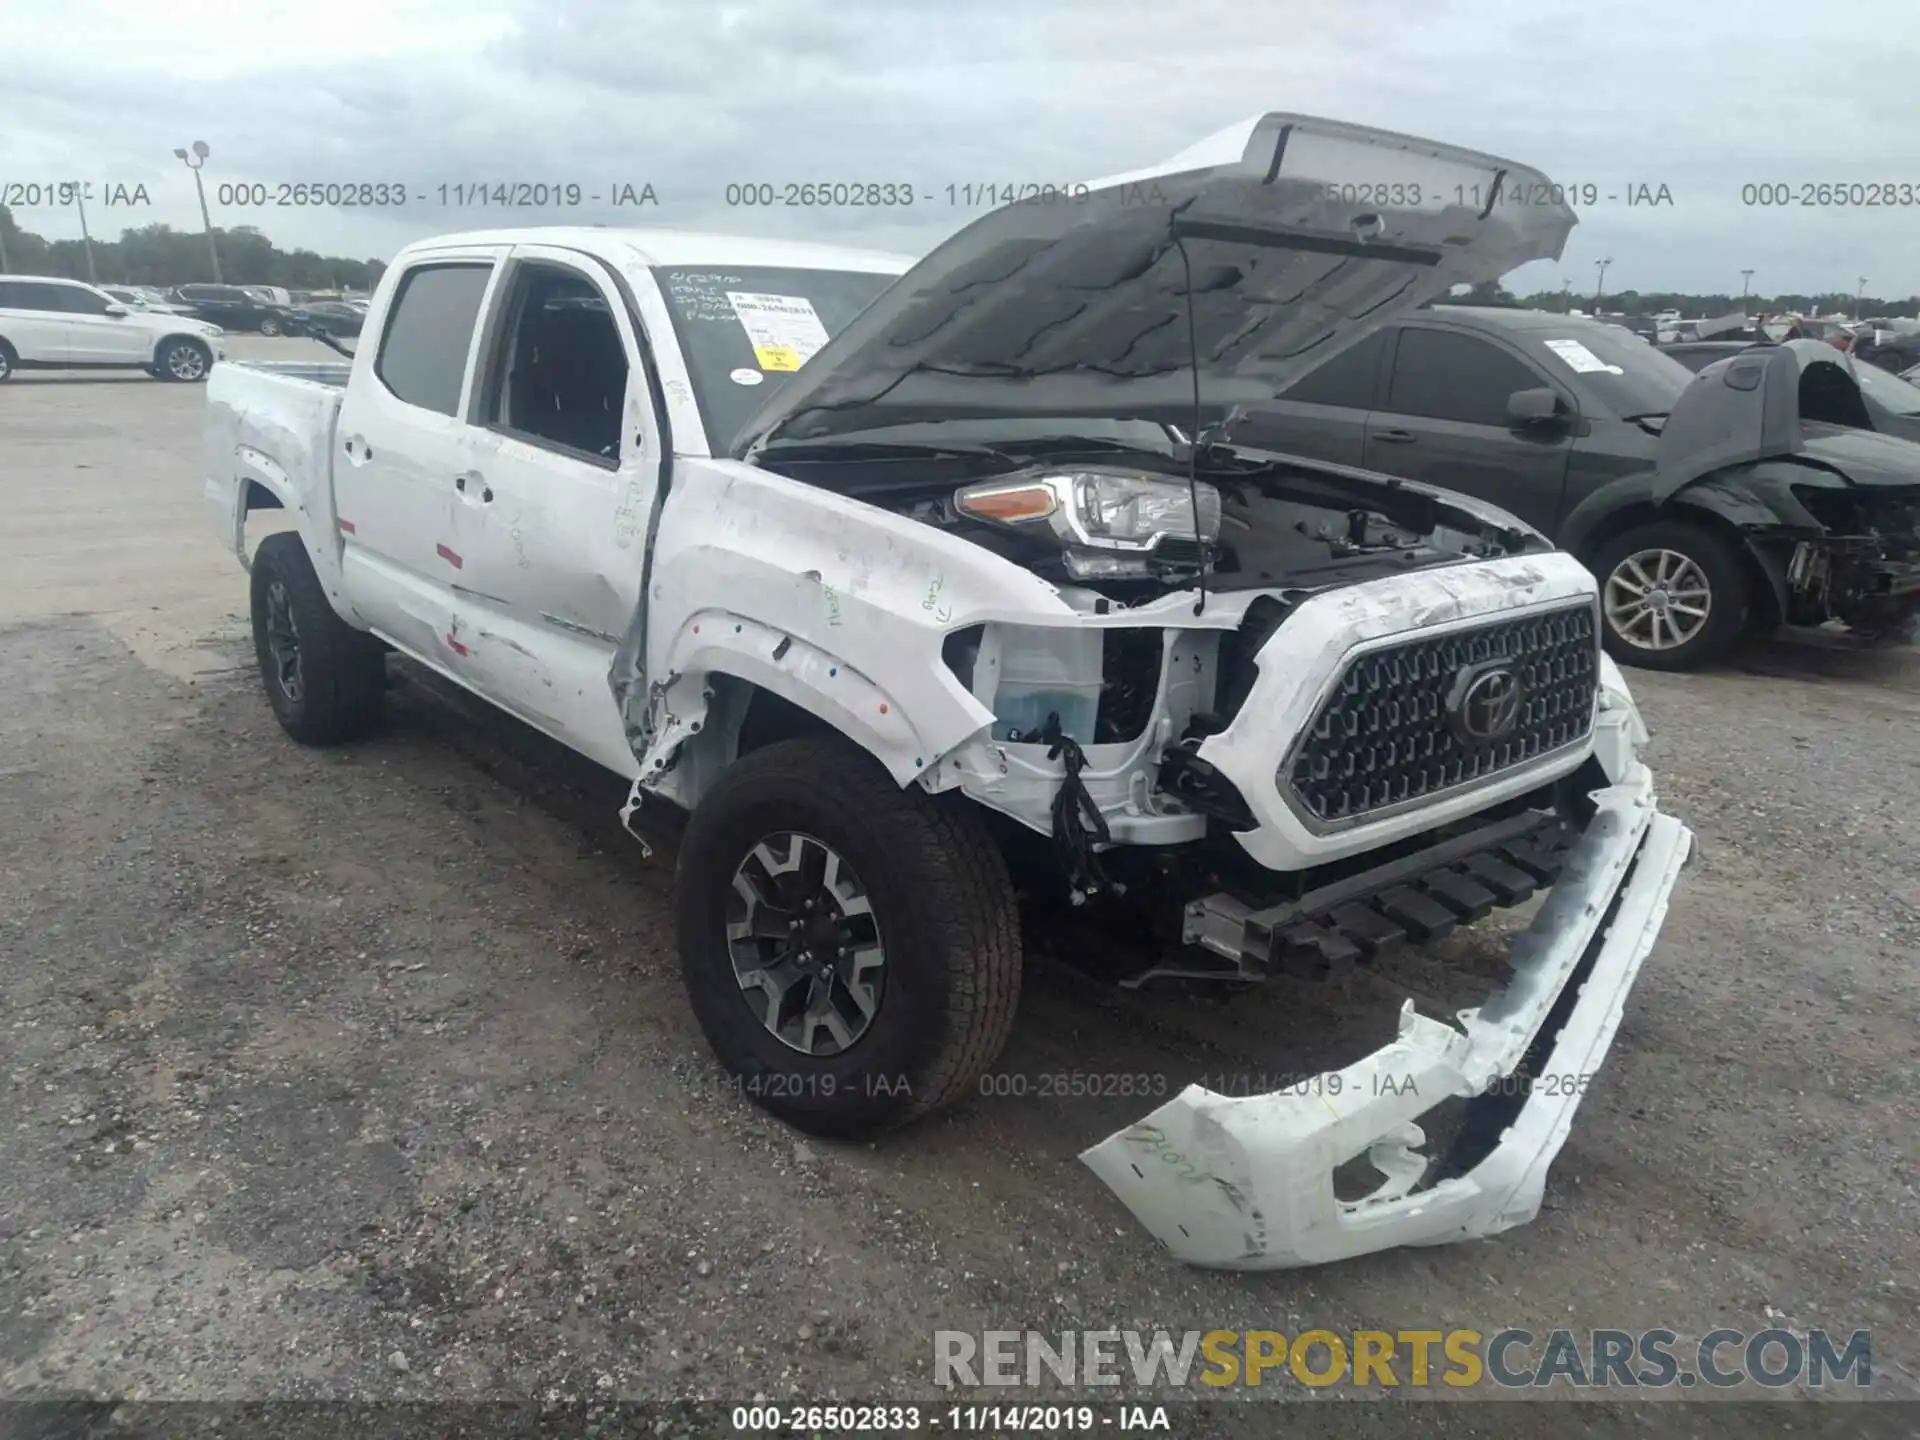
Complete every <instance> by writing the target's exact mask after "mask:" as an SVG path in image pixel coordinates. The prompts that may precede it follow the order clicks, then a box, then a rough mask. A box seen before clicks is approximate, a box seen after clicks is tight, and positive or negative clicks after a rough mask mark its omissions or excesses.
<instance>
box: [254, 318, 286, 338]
mask: <svg viewBox="0 0 1920 1440" xmlns="http://www.w3.org/2000/svg"><path fill="white" fill-rule="evenodd" d="M260 333H261V334H262V335H268V336H272V335H280V334H284V333H285V327H283V326H282V325H281V323H280V317H279V316H278V315H266V316H262V317H261V320H260Z"/></svg>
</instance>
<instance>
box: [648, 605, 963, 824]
mask: <svg viewBox="0 0 1920 1440" xmlns="http://www.w3.org/2000/svg"><path fill="white" fill-rule="evenodd" d="M672 653H673V655H674V659H673V662H672V663H671V664H670V665H669V666H668V667H667V678H666V679H665V680H663V681H661V682H660V683H659V684H658V685H656V686H654V687H650V689H651V690H652V691H653V693H654V695H655V703H656V705H657V706H658V709H659V713H660V714H661V715H662V716H663V717H664V718H663V719H662V720H661V722H660V723H659V725H658V726H657V728H656V729H655V730H654V732H653V735H652V738H651V742H650V743H649V744H648V745H647V747H646V749H645V751H644V753H642V754H641V755H640V757H639V758H640V763H641V778H640V780H639V781H638V782H636V783H637V785H638V787H640V788H642V789H645V790H650V791H654V792H657V793H659V794H661V795H663V796H665V797H666V798H668V799H671V800H673V801H674V802H675V803H677V804H679V805H682V806H685V807H687V808H689V809H691V808H692V807H693V806H695V805H697V804H698V803H699V800H700V797H701V796H702V795H704V794H705V793H706V792H707V791H708V790H709V789H710V788H711V787H712V785H713V782H714V781H715V780H717V779H718V778H719V776H720V774H721V772H722V771H724V770H725V768H726V767H727V766H729V765H731V764H732V763H733V762H734V761H735V760H737V759H739V758H741V757H742V756H744V755H748V754H751V753H752V752H753V751H754V750H757V749H761V748H763V747H765V746H767V745H770V744H773V743H775V742H776V741H780V740H788V739H794V738H797V737H799V736H801V735H806V734H812V733H825V732H831V733H835V734H839V735H842V736H844V737H846V738H847V739H848V740H849V741H851V742H852V743H853V744H855V745H858V746H859V747H860V748H861V749H862V750H865V751H866V752H867V753H868V754H870V755H872V756H873V757H874V759H875V760H877V761H879V762H880V764H881V765H882V766H883V767H884V768H885V769H886V771H887V772H888V774H889V775H891V776H892V777H893V780H894V783H895V784H897V785H900V786H903V787H904V786H906V785H909V784H911V783H913V781H914V780H916V779H918V778H919V777H920V776H921V775H922V774H923V773H925V772H926V771H927V770H928V769H929V768H930V767H932V766H933V765H935V764H936V763H938V761H939V759H940V757H941V756H943V755H945V754H946V753H947V752H948V751H950V750H951V749H953V747H954V746H955V745H958V744H960V743H963V742H964V741H965V740H966V739H967V738H968V737H969V736H970V735H972V734H973V733H975V731H976V730H978V729H979V728H980V727H982V726H985V725H987V724H989V723H991V719H992V717H991V716H990V715H988V714H987V713H986V712H985V710H984V707H980V706H979V704H978V702H977V701H973V700H972V697H971V696H966V695H964V692H959V694H960V695H961V697H962V698H963V699H964V701H965V702H966V706H967V707H970V708H971V709H973V710H978V711H979V715H978V717H977V719H978V724H977V725H974V726H972V727H971V728H967V729H966V730H965V731H964V733H955V734H953V735H950V736H949V735H943V734H928V733H924V732H923V730H922V728H921V727H919V726H916V724H915V723H914V721H913V720H912V719H911V718H910V717H909V715H908V714H907V710H906V707H904V706H903V705H902V704H901V703H900V701H899V700H898V698H897V697H895V696H894V695H893V694H892V693H890V692H889V691H888V690H887V689H886V688H885V687H884V686H882V685H881V684H880V683H879V682H877V681H875V680H874V679H873V678H872V677H870V676H869V675H867V674H866V673H865V672H863V671H861V670H860V669H858V668H857V667H855V666H853V665H850V664H848V663H847V661H846V660H844V659H843V658H841V657H840V656H838V655H835V654H833V653H831V652H829V651H826V650H823V649H821V648H819V647H817V646H814V645H811V644H809V643H808V642H806V641H805V640H801V639H798V638H796V637H794V636H792V635H789V634H787V633H785V632H783V631H778V630H775V629H773V628H771V627H768V626H764V625H760V624H758V623H756V622H754V621H752V620H748V619H745V618H744V617H741V616H735V615H726V614H719V613H716V612H713V611H708V612H706V613H705V614H703V615H701V616H699V617H697V618H695V619H693V620H691V621H689V623H688V625H687V627H686V628H685V629H684V630H683V631H682V632H681V635H680V637H679V642H678V643H676V644H675V645H674V646H673V647H672ZM943 669H944V666H943ZM953 685H954V688H955V690H956V692H958V691H959V687H958V681H957V680H956V681H953ZM969 718H973V717H971V716H970V717H969ZM962 724H964V722H962Z"/></svg>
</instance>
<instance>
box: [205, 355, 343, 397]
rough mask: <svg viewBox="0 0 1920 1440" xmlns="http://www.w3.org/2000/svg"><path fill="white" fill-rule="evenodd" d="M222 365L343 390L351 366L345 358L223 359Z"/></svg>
mask: <svg viewBox="0 0 1920 1440" xmlns="http://www.w3.org/2000/svg"><path fill="white" fill-rule="evenodd" d="M220 363H221V364H222V365H223V366H226V367H229V368H231V369H235V370H257V371H259V372H260V373H262V374H265V375H283V376H285V377H286V378H288V379H290V380H309V381H312V382H313V383H314V384H316V385H326V386H329V387H331V388H332V389H335V390H344V389H346V386H347V376H349V375H351V374H352V373H353V366H352V364H350V363H349V362H348V361H345V360H223V361H221V362H220Z"/></svg>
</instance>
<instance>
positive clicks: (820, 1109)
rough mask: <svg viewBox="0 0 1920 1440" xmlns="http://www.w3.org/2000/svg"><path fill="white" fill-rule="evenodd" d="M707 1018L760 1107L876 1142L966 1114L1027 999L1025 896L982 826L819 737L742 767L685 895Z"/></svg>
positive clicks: (710, 811) (682, 918) (719, 799)
mask: <svg viewBox="0 0 1920 1440" xmlns="http://www.w3.org/2000/svg"><path fill="white" fill-rule="evenodd" d="M675 889H676V911H677V921H678V930H679V944H680V964H681V969H682V973H683V976H684V978H685V981H686V985H687V992H688V996H689V998H690V999H691V1001H692V1004H693V1011H694V1015H695V1017H696V1018H697V1019H698V1020H699V1022H700V1028H701V1029H702V1030H703V1031H704V1032H705V1033H706V1036H707V1040H708V1043H710V1044H711V1045H712V1046H713V1049H714V1053H715V1054H716V1055H717V1056H718V1057H719V1059H720V1062H721V1064H722V1065H724V1066H725V1067H726V1068H727V1070H728V1071H729V1072H730V1073H731V1074H732V1075H733V1076H734V1077H735V1079H736V1083H738V1084H739V1086H740V1088H741V1091H742V1093H743V1094H744V1095H746V1096H747V1098H749V1099H751V1100H753V1101H754V1102H755V1103H757V1104H759V1105H760V1106H762V1107H763V1108H764V1109H766V1110H768V1111H771V1112H772V1113H773V1114H775V1115H777V1116H779V1117H780V1118H781V1119H783V1120H786V1121H787V1122H789V1123H790V1124H792V1125H795V1126H797V1127H798V1128H800V1129H802V1130H805V1131H808V1132H810V1133H813V1134H819V1135H837V1136H866V1135H872V1134H875V1133H878V1132H880V1131H883V1130H886V1129H888V1128H890V1127H892V1126H895V1125H899V1124H902V1123H904V1122H906V1121H909V1120H912V1119H914V1118H916V1117H917V1116H921V1115H924V1114H927V1113H928V1112H930V1111H932V1110H936V1109H938V1108H940V1107H941V1106H943V1105H947V1104H949V1103H951V1102H953V1101H956V1100H959V1099H960V1098H961V1097H963V1096H964V1095H966V1094H967V1093H968V1091H969V1090H970V1089H972V1088H973V1087H974V1086H976V1085H977V1083H978V1081H979V1078H980V1076H981V1074H982V1073H983V1072H984V1071H985V1070H986V1068H987V1067H988V1066H989V1065H991V1064H992V1063H993V1061H994V1060H995V1058H996V1057H997V1056H998V1055H999V1053H1000V1050H1001V1047H1002V1046H1003V1045H1005V1043H1006V1039H1007V1035H1008V1033H1009V1031H1010V1030H1011V1029H1012V1026H1013V1015H1014V1009H1015V1006H1016V1005H1017V1004H1018V1002H1019V997H1020V965H1021V953H1020V930H1019V924H1018V917H1017V914H1016V911H1015V906H1014V897H1013V887H1012V884H1011V882H1010V881H1009V880H1008V877H1007V869H1006V864H1005V862H1004V860H1003V859H1002V858H1001V855H1000V852H999V850H998V849H997V848H995V846H994V844H993V841H992V839H991V838H990V837H989V836H988V834H987V832H986V829H985V827H984V826H983V825H982V824H981V822H980V819H979V817H978V816H976V815H975V814H973V813H972V812H971V811H970V810H968V809H966V808H964V807H963V806H961V805H959V804H956V803H954V801H953V799H952V797H939V796H933V795H929V794H927V793H926V792H925V791H923V790H921V789H920V788H919V787H918V786H911V787H908V788H906V789H902V788H901V787H900V786H899V785H896V784H895V783H894V781H893V778H892V777H891V776H890V775H888V774H887V772H886V771H885V770H884V769H883V768H882V767H881V766H880V765H879V763H878V762H877V761H875V760H874V759H873V758H872V757H871V756H870V755H868V754H867V753H866V752H865V751H863V750H861V749H859V748H858V747H857V746H855V745H853V744H852V743H851V742H849V741H846V740H844V739H842V738H840V737H839V736H837V735H824V736H823V735H810V736H803V737H801V738H799V739H796V740H787V741H782V742H780V743H778V744H774V745H769V746H767V747H765V748H764V749H760V750H756V751H753V752H752V753H751V754H749V755H747V756H746V757H745V758H743V759H741V760H739V761H738V762H736V763H735V764H734V765H733V766H732V767H731V768H730V769H729V770H728V771H727V772H726V773H725V774H724V775H722V776H721V778H720V780H719V782H718V783H717V784H716V785H715V786H714V788H713V790H712V792H711V793H710V794H709V795H708V796H707V797H706V798H705V799H704V800H703V801H702V802H701V803H700V805H699V807H698V808H697V809H696V810H695V811H694V814H693V817H692V819H691V820H690V821H689V822H688V824H687V830H686V834H685V835H684V837H683V838H682V840H681V844H680V858H679V865H678V870H677V873H676V876H675Z"/></svg>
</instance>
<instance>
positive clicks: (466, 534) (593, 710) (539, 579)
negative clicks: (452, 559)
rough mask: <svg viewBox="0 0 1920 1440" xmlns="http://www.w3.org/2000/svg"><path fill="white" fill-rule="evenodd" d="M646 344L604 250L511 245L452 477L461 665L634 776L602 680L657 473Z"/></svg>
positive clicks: (636, 567) (549, 728) (639, 562)
mask: <svg viewBox="0 0 1920 1440" xmlns="http://www.w3.org/2000/svg"><path fill="white" fill-rule="evenodd" d="M643 346H644V337H643V335H642V333H641V331H640V330H639V327H638V325H637V323H636V320H635V318H634V317H633V316H632V315H631V314H629V312H628V309H627V306H626V304H625V302H624V300H623V298H622V292H621V290H620V288H619V287H618V285H617V284H616V283H615V281H614V278H613V276H612V275H611V273H609V271H608V270H607V269H606V267H605V266H604V265H603V264H602V263H601V262H600V261H599V260H597V259H594V258H592V257H590V256H587V255H584V254H581V253H579V252H577V251H572V250H567V249H564V248H560V247H555V246H546V245H521V246H516V247H515V248H514V250H513V253H512V256H511V258H510V259H509V261H508V263H507V265H506V267H505V268H504V270H503V272H502V274H501V278H500V281H499V283H498V285H497V286H496V287H495V289H494V292H493V298H492V303H491V305H490V308H489V311H488V317H487V321H486V325H485V333H484V340H483V346H482V349H481V352H480V355H479V358H478V359H477V361H476V370H475V378H474V386H473V398H472V402H471V405H470V408H469V411H468V416H469V419H470V421H471V428H470V430H469V431H468V434H467V438H466V441H465V442H464V449H465V456H466V460H465V466H464V470H463V473H462V475H461V476H460V478H459V480H458V481H457V489H458V497H459V498H458V504H457V507H456V518H455V533H456V537H457V538H456V541H455V543H456V545H457V548H458V549H459V551H460V554H461V556H462V559H463V562H464V566H463V569H462V571H461V574H460V577H459V581H458V584H457V586H456V588H455V591H454V596H453V626H452V630H451V632H450V633H451V638H452V639H453V640H454V641H455V642H457V647H456V653H457V661H456V666H457V670H456V673H458V674H460V675H461V676H462V677H463V678H464V679H466V680H467V682H468V683H469V684H470V685H472V687H473V688H474V689H475V690H477V691H479V692H480V693H481V694H483V695H485V696H487V697H488V698H489V699H491V700H493V701H494V702H495V703H497V704H499V705H501V706H502V707H504V708H506V709H508V710H510V711H513V712H514V713H516V714H518V715H520V716H521V717H522V718H523V719H525V720H527V721H529V722H530V723H532V724H534V725H537V726H538V727H539V728H541V729H543V730H545V731H546V732H547V733H548V734H550V735H553V736H554V737H556V738H557V739H560V740H562V741H564V742H565V743H567V744H568V745H570V746H572V747H573V748H574V749H576V750H579V751H581V752H582V753H584V754H587V755H589V756H592V757H593V758H594V759H596V760H598V761H599V762H600V763H601V764H603V765H606V766H608V767H609V768H610V769H614V770H617V771H620V772H622V773H625V774H628V775H631V774H633V773H635V761H634V757H633V749H632V747H631V745H630V744H629V743H628V740H627V736H626V727H625V724H624V722H623V720H622V717H621V714H620V711H619V708H618V707H617V706H616V705H615V704H614V702H613V697H612V695H611V693H610V692H609V691H608V688H607V673H608V671H609V669H610V668H611V667H612V664H613V658H614V651H615V649H616V648H617V647H618V645H619V643H620V640H621V638H622V636H623V635H624V633H625V631H626V628H627V625H628V623H629V622H630V621H631V619H632V617H633V614H634V611H635V610H636V609H637V608H638V607H639V603H640V582H641V577H642V574H643V571H644V564H645V544H646V536H645V533H644V523H643V519H642V517H644V516H646V515H648V514H650V513H651V511H652V508H653V501H654V493H655V489H656V487H657V486H658V484H659V479H660V471H661V460H662V451H661V446H660V437H659V434H658V432H657V428H656V426H655V422H654V412H653V405H652V399H651V391H650V389H649V385H648V366H647V364H646V363H645V362H644V361H643V359H642V355H643Z"/></svg>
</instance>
